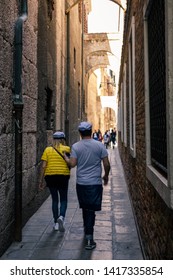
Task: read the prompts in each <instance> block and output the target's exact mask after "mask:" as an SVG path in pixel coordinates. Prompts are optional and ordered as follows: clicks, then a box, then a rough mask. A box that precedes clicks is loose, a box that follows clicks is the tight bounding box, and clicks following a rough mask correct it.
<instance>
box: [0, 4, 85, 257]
mask: <svg viewBox="0 0 173 280" xmlns="http://www.w3.org/2000/svg"><path fill="white" fill-rule="evenodd" d="M89 9H90V1H89V0H87V1H74V0H66V1H65V0H64V1H61V0H57V1H53V0H45V1H44V0H28V1H27V0H20V1H16V0H10V1H1V2H0V92H1V94H0V155H1V156H0V205H1V208H0V220H1V225H0V254H2V253H3V251H4V250H5V249H6V248H7V246H8V245H9V244H10V242H11V241H12V240H13V239H15V240H20V239H21V228H22V225H23V224H24V223H25V222H26V221H27V219H28V218H29V217H30V216H31V215H32V214H33V213H34V211H35V210H36V209H37V208H38V207H39V206H40V204H41V203H42V202H43V200H44V199H45V198H46V197H47V195H48V192H47V190H45V191H44V192H41V193H38V190H37V188H38V185H37V180H38V174H39V164H40V158H41V155H42V152H43V150H44V148H45V147H46V145H48V144H49V143H50V140H51V135H52V132H53V131H55V130H59V129H63V130H64V131H65V133H66V135H67V139H68V141H69V143H73V142H74V141H76V140H77V139H78V134H77V131H76V127H77V125H78V122H79V121H80V120H81V119H83V118H84V117H85V112H84V106H83V103H84V94H85V93H84V90H83V89H84V79H83V75H82V73H83V71H84V70H83V61H82V55H83V53H82V50H83V33H84V30H85V29H86V28H87V15H88V12H89ZM2 11H3V12H2Z"/></svg>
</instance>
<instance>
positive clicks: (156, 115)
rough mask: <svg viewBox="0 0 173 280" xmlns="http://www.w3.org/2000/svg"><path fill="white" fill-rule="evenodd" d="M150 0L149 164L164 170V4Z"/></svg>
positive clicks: (165, 148) (165, 169)
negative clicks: (150, 161)
mask: <svg viewBox="0 0 173 280" xmlns="http://www.w3.org/2000/svg"><path fill="white" fill-rule="evenodd" d="M164 2H165V1H164V0H157V1H151V6H150V11H149V15H148V50H149V96H150V97H149V101H150V135H151V159H152V164H153V165H155V166H156V167H157V168H158V169H159V170H160V171H163V172H164V173H167V139H166V138H167V137H166V78H165V7H164V5H165V4H164Z"/></svg>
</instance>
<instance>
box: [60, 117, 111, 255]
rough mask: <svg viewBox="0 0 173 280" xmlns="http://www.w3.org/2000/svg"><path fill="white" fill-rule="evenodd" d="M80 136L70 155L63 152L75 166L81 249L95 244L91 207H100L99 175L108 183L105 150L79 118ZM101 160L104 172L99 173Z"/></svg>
mask: <svg viewBox="0 0 173 280" xmlns="http://www.w3.org/2000/svg"><path fill="white" fill-rule="evenodd" d="M78 130H79V133H80V136H81V140H80V141H79V142H77V143H75V144H73V145H72V151H71V155H70V158H68V157H67V156H66V155H64V158H65V160H66V162H67V163H68V164H69V166H70V167H75V166H77V174H76V175H77V176H76V177H77V179H76V191H77V197H78V201H79V206H80V208H82V215H83V225H84V232H85V240H86V245H85V249H88V250H91V249H94V248H95V247H96V242H95V241H94V237H93V234H94V225H95V211H100V210H101V204H102V193H103V186H102V179H103V182H104V185H107V183H108V176H109V171H110V163H109V159H108V152H107V150H106V149H105V147H104V145H103V144H102V143H101V142H100V141H95V140H94V139H93V138H92V125H91V124H90V123H89V122H81V123H80V125H79V127H78ZM102 162H103V167H104V175H103V177H102Z"/></svg>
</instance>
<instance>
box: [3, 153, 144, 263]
mask: <svg viewBox="0 0 173 280" xmlns="http://www.w3.org/2000/svg"><path fill="white" fill-rule="evenodd" d="M108 152H109V158H110V162H111V166H112V168H111V173H110V180H109V183H108V185H107V186H105V187H104V189H103V203H102V211H98V212H96V222H95V228H94V239H95V241H96V242H97V246H96V248H95V249H94V250H91V251H89V250H85V246H84V245H85V244H84V243H85V242H84V241H85V240H84V230H83V221H82V210H81V209H79V206H78V201H77V196H76V186H75V168H74V169H72V171H71V178H70V181H69V194H68V208H67V214H66V218H65V232H63V233H61V232H59V231H54V230H53V217H52V210H51V197H50V196H49V198H48V199H47V200H46V201H45V202H44V203H43V205H42V206H41V207H40V208H39V209H38V211H37V212H36V213H35V214H34V215H33V216H32V217H31V218H30V219H29V221H28V222H27V223H26V225H25V226H24V228H23V232H22V242H14V243H12V244H11V246H10V247H9V248H8V249H7V251H6V252H5V253H4V255H3V256H2V257H1V259H4V260H10V259H11V260H21V259H23V260H26V259H30V260H134V259H140V260H141V259H143V255H142V250H141V247H140V242H139V238H138V233H137V228H136V224H135V220H134V217H133V211H132V209H131V204H130V200H129V195H128V189H127V186H126V182H125V178H124V173H123V169H122V165H121V162H120V158H119V154H118V150H117V148H116V149H114V150H110V149H108Z"/></svg>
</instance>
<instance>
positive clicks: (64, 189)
mask: <svg viewBox="0 0 173 280" xmlns="http://www.w3.org/2000/svg"><path fill="white" fill-rule="evenodd" d="M64 153H66V154H67V155H68V156H69V155H70V147H69V146H66V143H65V134H64V133H63V132H62V131H58V132H55V133H54V134H53V145H52V146H50V147H47V148H46V149H45V150H44V152H43V155H42V157H41V160H42V164H41V172H40V180H39V189H40V190H42V189H43V188H44V184H43V178H45V181H46V185H47V187H48V188H49V190H50V194H51V197H52V212H53V218H54V230H59V231H61V232H63V231H64V230H65V228H64V219H65V214H66V210H67V194H68V182H69V178H70V169H69V167H68V165H67V163H66V161H65V160H64ZM59 200H60V205H59Z"/></svg>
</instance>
